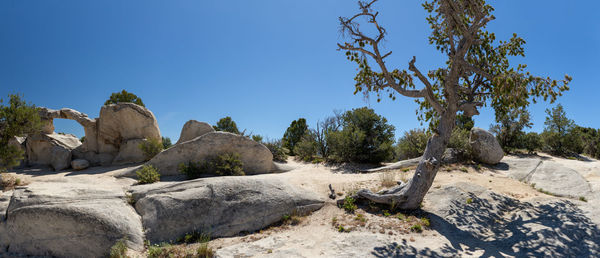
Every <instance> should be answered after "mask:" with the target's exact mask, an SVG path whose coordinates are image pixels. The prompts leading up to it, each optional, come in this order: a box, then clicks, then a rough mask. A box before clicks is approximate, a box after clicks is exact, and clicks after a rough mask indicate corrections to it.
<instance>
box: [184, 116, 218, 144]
mask: <svg viewBox="0 0 600 258" xmlns="http://www.w3.org/2000/svg"><path fill="white" fill-rule="evenodd" d="M214 131H215V129H214V128H213V127H212V126H211V125H210V124H208V123H205V122H198V121H196V120H190V121H187V122H186V123H185V124H184V125H183V129H181V135H180V136H179V140H177V144H179V143H182V142H186V141H189V140H191V139H194V138H196V137H199V136H202V135H205V134H207V133H211V132H214Z"/></svg>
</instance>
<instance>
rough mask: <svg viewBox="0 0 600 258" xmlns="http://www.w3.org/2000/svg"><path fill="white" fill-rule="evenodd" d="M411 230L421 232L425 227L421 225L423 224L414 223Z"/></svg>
mask: <svg viewBox="0 0 600 258" xmlns="http://www.w3.org/2000/svg"><path fill="white" fill-rule="evenodd" d="M410 231H413V232H417V233H421V232H423V227H422V226H421V224H414V225H412V226H411V227H410Z"/></svg>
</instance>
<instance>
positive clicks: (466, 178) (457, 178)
mask: <svg viewBox="0 0 600 258" xmlns="http://www.w3.org/2000/svg"><path fill="white" fill-rule="evenodd" d="M542 156H543V158H545V159H548V160H553V161H555V162H558V163H560V164H563V165H565V166H567V167H569V168H572V169H574V170H577V171H578V172H579V173H580V174H581V175H582V176H583V177H584V178H585V179H586V180H587V181H588V182H589V184H590V187H591V189H592V192H591V193H590V195H589V196H586V197H587V199H588V201H587V202H582V201H579V200H576V199H566V198H560V197H555V196H552V195H548V194H544V193H541V192H539V191H538V190H536V189H534V188H533V187H532V186H531V185H529V184H527V183H523V182H520V181H518V180H515V179H513V178H511V177H509V176H508V173H507V172H506V171H503V170H501V169H496V168H494V167H485V166H477V165H449V166H445V167H443V168H442V169H440V171H439V172H438V174H437V176H436V178H435V181H434V184H433V186H432V190H435V189H440V188H444V187H445V186H449V185H453V184H456V183H460V182H468V183H470V184H474V185H479V186H481V187H483V188H485V189H488V190H490V191H493V192H495V193H498V194H501V195H505V196H508V197H511V198H514V199H517V200H520V201H534V200H540V199H542V200H546V199H566V200H569V201H571V202H573V203H575V204H576V205H577V206H578V207H580V208H581V210H583V211H584V212H586V214H588V215H589V216H588V217H591V218H592V220H593V221H594V222H595V223H598V224H600V219H599V218H598V217H597V216H598V213H599V212H598V210H597V209H598V208H597V207H600V162H598V161H596V160H589V161H577V160H567V159H561V158H554V157H550V156H547V155H542ZM508 158H517V157H511V156H509V157H508ZM288 166H291V167H293V168H294V169H292V170H291V171H289V172H285V173H280V174H273V175H270V176H273V177H278V178H281V179H282V180H285V181H287V182H289V183H291V184H293V185H296V186H299V187H302V188H306V189H308V190H311V191H314V192H316V193H318V194H320V195H323V196H327V195H329V188H328V185H329V184H331V185H332V187H333V188H334V189H335V191H336V192H337V193H338V194H339V195H338V196H337V198H338V199H339V198H342V195H344V194H346V193H349V192H353V191H356V190H358V189H360V188H369V189H372V190H379V189H382V188H383V186H382V182H384V181H386V180H384V179H387V181H389V179H390V178H393V179H394V180H407V179H409V178H411V177H412V175H413V172H414V169H410V170H408V171H404V170H395V171H389V172H378V173H370V174H360V173H355V172H353V171H352V170H351V169H349V168H338V167H331V166H325V165H322V164H309V163H304V162H297V161H294V160H293V159H290V160H289V161H288ZM135 168H136V167H126V166H121V167H108V168H106V167H103V168H100V167H96V168H90V169H87V170H84V171H80V172H73V171H65V172H60V173H55V172H44V171H41V170H35V169H30V170H22V171H17V172H16V173H14V172H13V173H11V174H13V175H16V176H18V177H19V178H21V179H22V180H23V181H25V182H26V183H35V182H37V181H45V182H48V181H64V180H72V181H77V182H81V183H85V182H89V183H95V184H98V183H103V184H110V185H113V186H115V187H122V188H123V189H124V190H126V189H127V188H128V187H129V186H130V185H132V184H134V183H135V180H133V179H130V178H115V177H113V175H118V174H123V173H126V172H127V171H131V170H132V169H135ZM429 208H430V207H429V204H428V202H427V201H425V202H424V203H423V211H424V212H427V211H428V209H429ZM357 214H361V215H360V216H362V218H364V221H363V223H361V222H360V220H358V219H357ZM397 215H398V214H392V215H391V216H389V217H385V216H383V215H382V212H365V211H364V210H362V209H359V210H358V211H357V213H355V214H348V213H346V212H344V210H342V209H340V208H338V207H337V206H336V205H335V201H334V200H330V199H327V202H326V204H325V206H324V207H323V208H322V209H320V210H318V211H316V212H314V213H313V214H311V215H309V216H306V217H303V218H301V219H300V222H299V224H298V225H283V226H274V227H271V228H268V229H264V230H262V231H260V232H255V233H252V234H248V235H244V236H238V237H231V238H220V239H215V240H212V241H211V242H210V244H209V245H210V247H212V248H213V249H214V250H216V251H217V255H218V256H220V257H390V256H404V255H409V256H414V255H416V256H438V255H440V256H452V255H459V256H481V255H483V254H484V253H485V250H484V248H480V249H478V248H467V247H465V248H461V246H460V244H459V246H458V248H457V247H456V246H455V245H456V243H453V242H452V240H451V239H449V237H448V236H445V235H442V234H440V233H439V232H438V230H437V229H436V227H435V226H432V229H426V230H425V231H424V232H422V233H417V232H412V231H411V230H410V229H409V227H410V226H411V225H413V224H415V221H417V220H419V218H420V216H419V214H413V216H411V215H410V214H409V215H408V217H409V219H408V221H407V220H406V219H405V220H400V219H398V218H397ZM334 218H335V219H334ZM334 220H335V221H336V222H334ZM411 220H412V221H411ZM361 224H362V225H361ZM340 225H342V226H344V227H345V228H350V229H351V230H350V232H339V226H340ZM196 246H197V245H190V246H187V247H186V248H190V249H193V248H195V247H196ZM448 246H453V248H452V249H453V252H452V253H446V254H444V253H443V252H441V253H440V252H439V250H442V251H443V250H444V248H447V247H448ZM398 250H402V253H398ZM434 250H437V251H434ZM456 250H458V251H456ZM131 255H132V256H144V255H143V254H140V253H133V252H132V253H131Z"/></svg>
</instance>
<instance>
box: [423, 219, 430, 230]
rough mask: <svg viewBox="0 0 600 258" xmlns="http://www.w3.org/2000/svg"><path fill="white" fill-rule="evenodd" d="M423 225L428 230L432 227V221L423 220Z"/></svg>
mask: <svg viewBox="0 0 600 258" xmlns="http://www.w3.org/2000/svg"><path fill="white" fill-rule="evenodd" d="M421 225H423V226H424V227H426V228H428V227H430V226H431V221H429V219H428V218H421Z"/></svg>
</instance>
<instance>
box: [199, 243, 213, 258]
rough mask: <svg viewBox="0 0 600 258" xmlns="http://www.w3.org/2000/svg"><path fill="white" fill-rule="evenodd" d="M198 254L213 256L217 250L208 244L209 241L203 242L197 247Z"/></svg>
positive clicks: (200, 255)
mask: <svg viewBox="0 0 600 258" xmlns="http://www.w3.org/2000/svg"><path fill="white" fill-rule="evenodd" d="M196 255H197V256H198V257H200V258H212V257H214V256H215V251H214V250H213V249H212V248H210V247H209V246H208V243H202V244H200V246H199V247H198V249H196Z"/></svg>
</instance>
